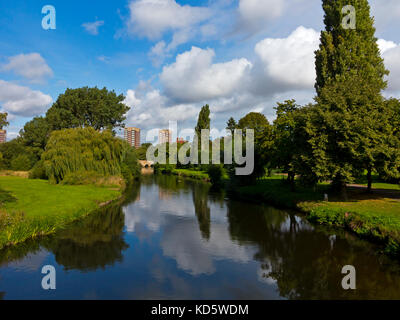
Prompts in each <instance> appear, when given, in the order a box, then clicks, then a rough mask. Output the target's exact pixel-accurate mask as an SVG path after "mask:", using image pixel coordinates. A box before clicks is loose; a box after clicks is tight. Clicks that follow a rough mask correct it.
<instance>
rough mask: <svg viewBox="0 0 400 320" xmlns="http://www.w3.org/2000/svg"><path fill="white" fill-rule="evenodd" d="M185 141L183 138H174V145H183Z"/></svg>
mask: <svg viewBox="0 0 400 320" xmlns="http://www.w3.org/2000/svg"><path fill="white" fill-rule="evenodd" d="M186 142H187V141H186V140H185V139H183V138H176V143H177V144H185V143H186Z"/></svg>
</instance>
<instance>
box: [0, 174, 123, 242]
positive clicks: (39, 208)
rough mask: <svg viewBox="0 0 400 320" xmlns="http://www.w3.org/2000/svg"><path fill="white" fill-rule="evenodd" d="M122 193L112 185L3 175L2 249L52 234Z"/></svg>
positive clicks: (0, 181)
mask: <svg viewBox="0 0 400 320" xmlns="http://www.w3.org/2000/svg"><path fill="white" fill-rule="evenodd" d="M120 195H121V191H119V190H117V189H112V188H105V187H96V186H91V185H86V186H68V185H54V184H50V183H48V182H47V181H44V180H30V179H24V178H19V177H0V203H1V207H0V220H2V221H0V248H2V247H4V246H6V245H10V244H16V243H19V242H22V241H25V240H27V239H28V238H32V237H36V236H39V235H44V234H50V233H53V232H55V231H56V230H57V229H60V228H63V227H65V226H66V225H67V224H68V223H70V222H72V221H74V220H77V219H79V218H82V217H83V216H85V215H87V214H89V213H90V212H92V211H93V210H95V209H97V208H99V206H100V204H101V203H104V202H107V201H110V200H113V199H116V198H118V197H119V196H120Z"/></svg>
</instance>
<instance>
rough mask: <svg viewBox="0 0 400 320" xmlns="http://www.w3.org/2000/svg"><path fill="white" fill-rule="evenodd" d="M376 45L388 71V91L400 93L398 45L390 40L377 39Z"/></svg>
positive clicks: (399, 46) (399, 47) (399, 53)
mask: <svg viewBox="0 0 400 320" xmlns="http://www.w3.org/2000/svg"><path fill="white" fill-rule="evenodd" d="M378 46H379V49H380V51H381V54H382V58H383V59H384V61H385V66H386V68H387V69H388V70H389V71H390V73H389V76H388V91H390V92H391V93H393V92H395V93H396V96H399V95H400V45H399V44H396V43H394V42H392V41H386V40H383V39H379V40H378Z"/></svg>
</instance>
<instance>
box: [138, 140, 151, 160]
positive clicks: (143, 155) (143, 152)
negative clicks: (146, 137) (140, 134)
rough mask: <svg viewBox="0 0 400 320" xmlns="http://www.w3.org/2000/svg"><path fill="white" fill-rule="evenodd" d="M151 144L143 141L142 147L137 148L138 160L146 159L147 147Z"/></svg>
mask: <svg viewBox="0 0 400 320" xmlns="http://www.w3.org/2000/svg"><path fill="white" fill-rule="evenodd" d="M150 146H151V143H143V144H142V145H141V146H140V148H138V149H136V155H137V158H138V160H146V152H147V149H148V148H149V147H150Z"/></svg>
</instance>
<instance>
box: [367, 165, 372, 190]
mask: <svg viewBox="0 0 400 320" xmlns="http://www.w3.org/2000/svg"><path fill="white" fill-rule="evenodd" d="M367 179H368V189H367V191H368V193H372V168H371V167H369V168H368V173H367Z"/></svg>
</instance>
